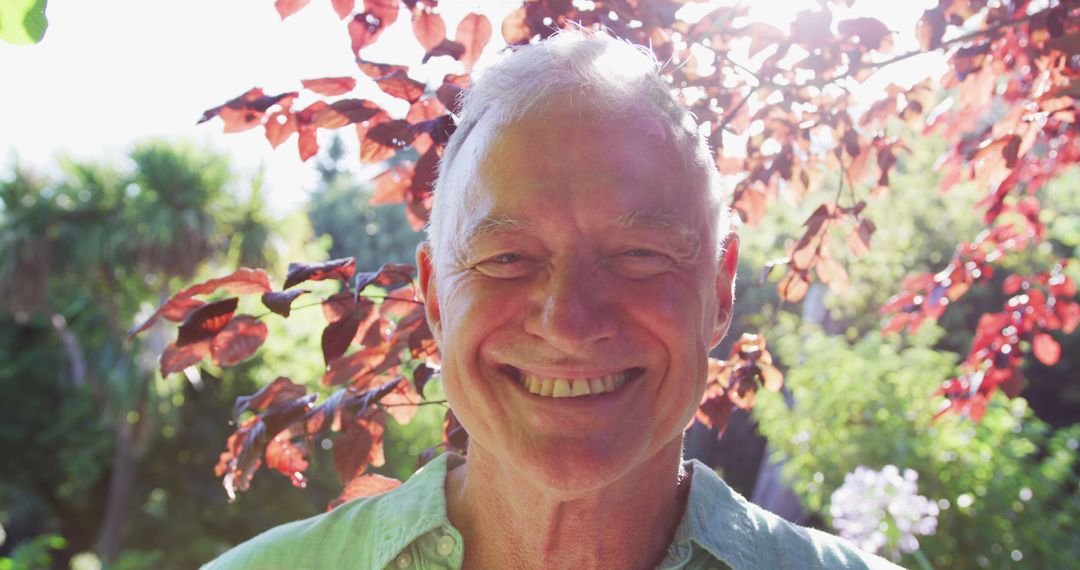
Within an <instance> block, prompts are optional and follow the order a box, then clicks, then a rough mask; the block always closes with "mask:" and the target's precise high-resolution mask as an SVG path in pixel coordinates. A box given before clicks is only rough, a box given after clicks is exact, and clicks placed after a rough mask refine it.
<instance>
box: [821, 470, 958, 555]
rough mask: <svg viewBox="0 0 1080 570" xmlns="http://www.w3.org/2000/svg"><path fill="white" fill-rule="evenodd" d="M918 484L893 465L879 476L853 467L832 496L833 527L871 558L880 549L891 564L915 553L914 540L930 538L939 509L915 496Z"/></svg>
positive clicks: (916, 542)
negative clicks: (885, 553) (902, 556)
mask: <svg viewBox="0 0 1080 570" xmlns="http://www.w3.org/2000/svg"><path fill="white" fill-rule="evenodd" d="M918 478H919V474H918V473H916V472H915V471H914V470H913V469H905V470H904V473H903V475H902V476H901V474H900V470H899V469H898V468H897V467H896V466H895V465H886V466H885V467H884V468H882V469H881V471H874V470H873V469H870V468H867V467H863V466H859V467H856V468H855V472H854V473H848V474H847V475H845V476H844V484H843V485H841V486H840V488H839V489H837V490H836V491H834V492H833V494H832V498H831V505H830V506H829V514H830V515H831V516H832V519H833V527H834V528H836V531H837V532H838V533H839V534H840V536H842V537H844V538H846V539H848V540H850V541H852V542H854V543H855V544H856V545H858V546H859V548H862V549H863V550H865V551H867V552H872V553H875V554H876V553H878V552H881V551H882V550H883V549H884V550H885V551H886V552H887V554H888V555H889V557H890V558H893V559H894V560H895V559H898V558H899V557H900V554H901V553H902V552H904V553H906V552H914V551H916V550H918V549H919V540H918V539H917V538H916V535H922V536H929V535H933V534H934V532H935V531H936V530H937V515H938V506H937V504H936V503H935V502H934V501H931V500H930V499H927V498H926V497H924V496H922V495H920V494H918V490H919V489H918V485H917V484H916V481H917V480H918Z"/></svg>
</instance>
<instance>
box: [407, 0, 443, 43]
mask: <svg viewBox="0 0 1080 570" xmlns="http://www.w3.org/2000/svg"><path fill="white" fill-rule="evenodd" d="M412 26H413V34H415V35H416V41H418V42H420V45H421V46H422V47H423V48H424V49H425V50H426V51H431V50H432V49H434V48H435V46H437V45H439V44H441V43H442V41H443V40H444V39H446V22H444V21H443V19H442V16H440V15H438V14H436V13H434V12H431V11H430V10H427V9H423V10H419V11H418V12H417V13H416V14H415V15H414V16H413V21H412Z"/></svg>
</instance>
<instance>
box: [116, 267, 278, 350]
mask: <svg viewBox="0 0 1080 570" xmlns="http://www.w3.org/2000/svg"><path fill="white" fill-rule="evenodd" d="M219 290H224V291H226V292H229V293H233V294H236V295H244V294H248V293H264V292H268V291H270V278H269V277H268V276H267V274H266V272H265V271H263V270H262V269H248V268H246V267H242V268H240V269H237V270H236V271H235V272H233V273H231V274H229V275H227V276H225V277H219V278H216V279H210V280H207V281H203V282H202V283H196V284H195V285H191V286H189V287H187V288H185V289H183V290H182V291H180V292H178V293H176V294H175V295H173V296H172V297H169V299H168V300H167V301H165V303H163V304H162V305H161V307H159V308H158V309H157V310H156V311H154V313H153V314H152V315H150V317H148V318H147V319H146V320H145V321H143V322H142V323H141V324H139V325H138V326H136V327H133V328H132V329H131V331H129V333H128V336H129V337H134V336H135V335H137V334H139V333H141V332H143V331H145V330H146V329H148V328H150V327H151V326H153V325H154V323H156V322H157V320H158V319H159V318H162V317H163V318H165V319H167V320H170V321H175V322H180V321H183V320H185V319H186V318H187V317H188V315H189V314H190V313H191V311H192V310H194V309H197V308H199V307H201V306H203V305H204V304H205V302H203V301H200V300H198V299H196V298H195V297H196V296H198V295H212V294H214V293H216V292H217V291H219Z"/></svg>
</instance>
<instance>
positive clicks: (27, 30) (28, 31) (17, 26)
mask: <svg viewBox="0 0 1080 570" xmlns="http://www.w3.org/2000/svg"><path fill="white" fill-rule="evenodd" d="M45 2H46V0H4V1H3V2H0V40H4V41H5V42H8V43H10V44H17V45H21V44H36V43H38V42H40V41H41V38H42V37H44V36H45V28H47V27H49V21H48V20H46V19H45Z"/></svg>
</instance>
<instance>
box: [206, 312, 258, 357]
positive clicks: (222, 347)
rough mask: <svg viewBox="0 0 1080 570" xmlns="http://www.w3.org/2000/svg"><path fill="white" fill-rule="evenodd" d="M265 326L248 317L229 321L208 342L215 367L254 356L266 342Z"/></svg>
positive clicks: (240, 316) (239, 317) (244, 316)
mask: <svg viewBox="0 0 1080 570" xmlns="http://www.w3.org/2000/svg"><path fill="white" fill-rule="evenodd" d="M268 333H269V331H268V330H267V328H266V324H265V323H263V322H262V321H260V320H258V319H256V318H255V317H252V316H250V315H239V316H237V317H234V318H233V319H232V320H230V321H229V324H227V325H225V328H224V329H222V330H221V331H220V332H219V333H217V335H215V336H214V338H213V339H212V340H211V341H210V355H211V356H212V357H213V362H214V364H215V365H217V366H232V365H234V364H238V363H240V362H243V361H245V360H247V359H248V358H250V357H251V355H253V354H255V351H256V350H258V348H259V347H260V346H262V343H263V342H264V341H266V337H267V335H268Z"/></svg>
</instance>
